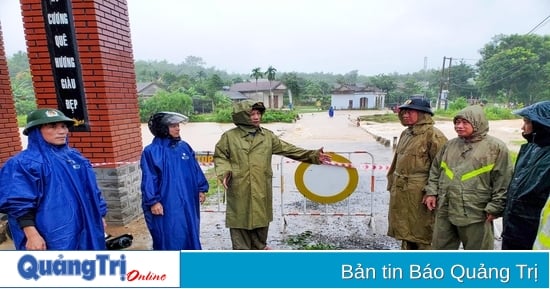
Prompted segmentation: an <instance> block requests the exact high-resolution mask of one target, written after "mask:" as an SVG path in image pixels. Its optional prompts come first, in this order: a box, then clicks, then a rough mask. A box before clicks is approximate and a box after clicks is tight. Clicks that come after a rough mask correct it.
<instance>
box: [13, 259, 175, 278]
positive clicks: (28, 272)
mask: <svg viewBox="0 0 550 289" xmlns="http://www.w3.org/2000/svg"><path fill="white" fill-rule="evenodd" d="M17 272H18V273H19V275H20V276H21V277H22V278H24V279H27V280H39V279H40V278H42V277H62V276H71V277H80V278H82V279H83V280H86V281H92V280H94V279H96V277H98V276H106V277H109V276H118V277H119V278H120V280H121V281H128V282H132V281H161V282H162V281H165V280H166V279H167V274H166V273H160V274H159V273H153V272H151V271H147V272H146V273H145V272H140V270H139V269H131V270H128V268H127V262H126V255H125V254H120V255H114V254H96V255H95V259H92V258H90V259H81V258H74V259H73V258H65V256H64V255H63V254H59V255H57V258H54V259H46V258H37V257H36V256H33V255H30V254H26V255H23V256H21V258H20V259H19V260H18V262H17Z"/></svg>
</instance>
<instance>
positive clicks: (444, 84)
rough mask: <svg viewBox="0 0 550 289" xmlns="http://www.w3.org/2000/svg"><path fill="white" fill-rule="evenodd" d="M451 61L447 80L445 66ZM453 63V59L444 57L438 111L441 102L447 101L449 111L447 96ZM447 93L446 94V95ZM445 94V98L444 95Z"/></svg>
mask: <svg viewBox="0 0 550 289" xmlns="http://www.w3.org/2000/svg"><path fill="white" fill-rule="evenodd" d="M447 60H449V67H448V68H447V77H446V79H445V64H447ZM452 62H453V58H452V57H445V56H443V66H442V67H441V77H440V79H439V97H438V101H437V109H440V108H441V101H445V110H446V109H447V103H448V102H447V96H448V94H449V83H451V65H452ZM444 92H445V93H444ZM444 94H445V97H443V95H444Z"/></svg>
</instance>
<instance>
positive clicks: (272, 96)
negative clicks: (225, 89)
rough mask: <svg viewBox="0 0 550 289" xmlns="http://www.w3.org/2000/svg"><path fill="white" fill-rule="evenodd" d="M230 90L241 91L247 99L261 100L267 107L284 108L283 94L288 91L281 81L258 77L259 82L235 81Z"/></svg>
mask: <svg viewBox="0 0 550 289" xmlns="http://www.w3.org/2000/svg"><path fill="white" fill-rule="evenodd" d="M229 91H230V92H239V93H240V94H242V95H244V96H245V97H246V98H247V99H251V100H253V101H261V102H263V103H264V105H265V107H266V108H272V109H280V108H283V96H284V95H285V93H286V91H287V87H286V85H284V84H283V83H282V82H280V81H275V80H274V81H271V82H269V81H268V80H265V79H258V82H257V83H256V81H255V80H254V81H251V82H240V83H235V84H233V85H232V86H231V87H230V88H229Z"/></svg>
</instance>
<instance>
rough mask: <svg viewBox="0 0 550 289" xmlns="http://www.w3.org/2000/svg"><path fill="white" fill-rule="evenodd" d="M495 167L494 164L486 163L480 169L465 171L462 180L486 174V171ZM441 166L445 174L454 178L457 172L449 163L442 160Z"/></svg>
mask: <svg viewBox="0 0 550 289" xmlns="http://www.w3.org/2000/svg"><path fill="white" fill-rule="evenodd" d="M494 167H495V165H494V164H490V165H486V166H484V167H481V168H479V169H476V170H473V171H470V172H467V173H465V174H464V175H462V177H461V178H460V180H461V181H466V180H469V179H471V178H473V177H476V176H479V175H481V174H484V173H486V172H490V171H491V170H492V169H493V168H494ZM441 168H442V169H443V171H444V172H445V175H446V176H447V177H448V178H449V179H451V180H452V179H453V178H454V176H455V174H454V173H453V171H452V170H451V169H450V168H449V166H448V165H447V163H446V162H441Z"/></svg>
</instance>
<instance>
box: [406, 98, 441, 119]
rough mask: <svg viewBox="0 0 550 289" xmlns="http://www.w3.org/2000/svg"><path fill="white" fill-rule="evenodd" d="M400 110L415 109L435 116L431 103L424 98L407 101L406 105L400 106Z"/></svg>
mask: <svg viewBox="0 0 550 289" xmlns="http://www.w3.org/2000/svg"><path fill="white" fill-rule="evenodd" d="M399 109H414V110H418V111H423V112H427V113H429V114H430V115H432V116H433V115H434V113H433V112H432V110H431V107H430V103H429V102H428V101H426V100H424V99H422V98H411V99H407V100H406V101H405V103H403V104H402V105H400V106H399Z"/></svg>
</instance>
